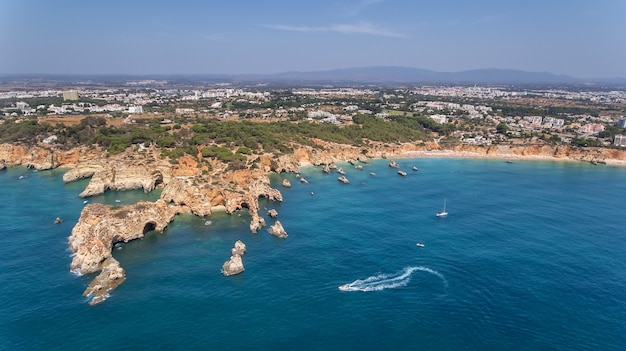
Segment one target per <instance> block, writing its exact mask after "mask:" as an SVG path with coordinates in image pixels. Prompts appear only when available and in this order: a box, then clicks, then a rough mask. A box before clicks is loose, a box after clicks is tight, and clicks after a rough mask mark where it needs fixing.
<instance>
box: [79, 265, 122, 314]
mask: <svg viewBox="0 0 626 351" xmlns="http://www.w3.org/2000/svg"><path fill="white" fill-rule="evenodd" d="M101 268H102V271H101V272H100V274H98V275H97V276H96V277H95V278H94V280H92V281H91V283H90V284H89V286H88V287H87V289H85V291H84V292H83V296H86V297H91V300H90V301H89V304H90V305H91V306H93V305H97V304H99V303H101V302H103V301H104V300H106V299H107V298H108V297H109V291H111V290H113V289H115V288H117V287H118V285H120V284H122V283H123V282H124V280H126V272H125V271H124V269H123V268H122V267H121V266H120V263H119V262H118V261H117V260H116V259H115V258H113V257H109V258H107V259H106V260H104V262H102V265H101Z"/></svg>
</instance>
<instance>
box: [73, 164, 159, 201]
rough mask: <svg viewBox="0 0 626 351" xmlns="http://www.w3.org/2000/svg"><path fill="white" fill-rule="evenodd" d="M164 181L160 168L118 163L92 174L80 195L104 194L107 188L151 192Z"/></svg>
mask: <svg viewBox="0 0 626 351" xmlns="http://www.w3.org/2000/svg"><path fill="white" fill-rule="evenodd" d="M161 183H163V174H162V173H161V172H160V171H159V170H158V169H149V168H148V169H146V167H145V166H134V165H121V166H120V165H118V166H112V167H110V168H106V169H102V170H100V171H99V172H96V173H94V174H93V175H92V177H91V180H90V182H89V184H88V185H87V187H86V188H85V190H83V192H82V193H80V195H78V196H79V197H89V196H94V195H100V194H103V193H104V192H105V191H107V190H116V191H123V190H136V189H142V190H143V191H144V192H150V191H152V190H154V188H156V186H157V185H159V184H161Z"/></svg>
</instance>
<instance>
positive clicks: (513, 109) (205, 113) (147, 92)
mask: <svg viewBox="0 0 626 351" xmlns="http://www.w3.org/2000/svg"><path fill="white" fill-rule="evenodd" d="M63 88H64V89H33V88H29V87H26V88H22V89H16V87H15V86H5V87H3V89H2V91H0V107H1V109H0V113H1V117H0V123H6V122H9V123H19V122H20V121H23V120H37V121H38V122H39V123H50V124H53V125H54V124H59V123H64V124H65V125H68V124H72V123H77V122H78V121H80V119H81V118H83V117H87V116H91V117H103V118H105V119H106V121H107V124H108V125H129V126H130V125H139V124H141V123H145V122H147V121H150V122H155V121H156V122H158V123H160V124H161V125H164V126H176V125H179V126H180V125H184V124H186V123H187V124H188V123H192V122H194V121H197V120H202V119H211V120H229V121H236V120H240V121H266V122H278V121H288V122H294V123H299V122H311V123H318V124H332V125H336V126H339V127H341V126H345V125H352V124H354V123H355V118H358V117H359V116H373V117H375V118H377V119H379V120H381V121H392V122H393V121H398V120H400V119H402V120H407V119H411V118H413V119H414V120H415V121H417V122H418V123H420V124H421V126H423V127H424V128H426V129H429V130H431V131H433V132H434V133H433V137H434V138H436V140H437V141H438V142H440V143H443V144H445V143H452V144H456V143H462V144H472V145H493V144H529V143H532V144H544V143H545V144H566V145H572V144H573V145H577V146H596V147H624V146H626V131H625V129H624V128H625V127H626V117H625V115H626V92H625V91H623V90H613V89H610V88H603V89H593V88H590V87H558V88H550V89H547V88H545V87H524V86H520V87H516V86H484V87H483V86H416V87H407V86H402V87H376V88H374V87H332V86H324V87H280V86H276V87H269V86H265V85H262V86H246V85H242V86H237V85H235V84H233V83H216V84H213V85H212V86H208V87H198V86H186V87H180V86H177V85H176V84H170V83H169V82H168V81H158V80H140V81H125V82H124V83H123V84H121V86H114V87H106V88H103V87H88V88H87V87H81V86H80V85H77V86H73V87H71V89H66V88H67V87H63ZM47 138H48V139H46V140H47V142H48V143H51V142H53V140H55V136H54V135H48V136H47Z"/></svg>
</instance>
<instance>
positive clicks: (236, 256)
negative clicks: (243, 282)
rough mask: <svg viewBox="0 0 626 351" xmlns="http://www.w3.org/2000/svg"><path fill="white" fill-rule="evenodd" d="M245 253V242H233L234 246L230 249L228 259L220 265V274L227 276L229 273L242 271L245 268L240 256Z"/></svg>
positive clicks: (233, 273)
mask: <svg viewBox="0 0 626 351" xmlns="http://www.w3.org/2000/svg"><path fill="white" fill-rule="evenodd" d="M245 253H246V244H244V243H243V242H242V241H241V240H237V241H236V242H235V246H234V247H233V248H232V249H230V260H228V261H226V262H224V264H223V265H222V274H224V276H226V277H228V276H230V275H235V274H239V273H241V272H243V271H244V270H245V268H244V267H243V261H242V259H241V256H243V254H245Z"/></svg>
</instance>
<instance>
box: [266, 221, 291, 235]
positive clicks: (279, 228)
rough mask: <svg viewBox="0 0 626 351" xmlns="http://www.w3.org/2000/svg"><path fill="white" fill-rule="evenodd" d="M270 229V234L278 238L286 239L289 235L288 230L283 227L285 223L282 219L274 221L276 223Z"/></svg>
mask: <svg viewBox="0 0 626 351" xmlns="http://www.w3.org/2000/svg"><path fill="white" fill-rule="evenodd" d="M268 231H269V232H270V234H272V235H273V236H275V237H278V238H282V239H284V238H286V237H287V232H286V231H285V228H283V225H282V224H281V223H280V221H276V223H274V225H273V226H271V227H270V228H269V229H268Z"/></svg>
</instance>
